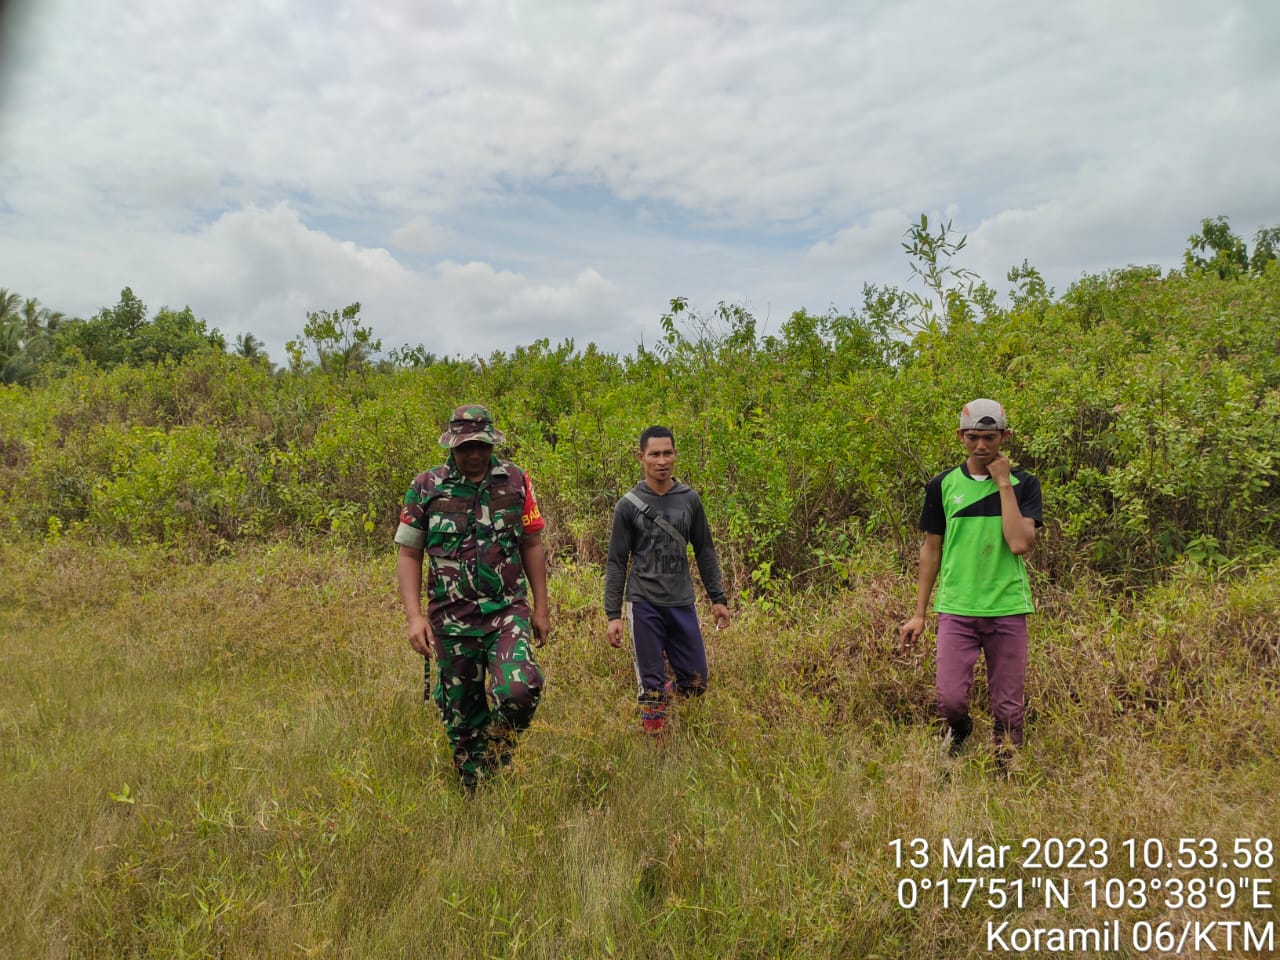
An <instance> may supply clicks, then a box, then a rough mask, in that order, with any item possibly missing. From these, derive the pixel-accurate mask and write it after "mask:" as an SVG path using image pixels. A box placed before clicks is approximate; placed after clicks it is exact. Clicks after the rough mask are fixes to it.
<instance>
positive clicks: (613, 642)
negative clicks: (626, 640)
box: [606, 620, 622, 647]
mask: <svg viewBox="0 0 1280 960" xmlns="http://www.w3.org/2000/svg"><path fill="white" fill-rule="evenodd" d="M606 636H607V637H608V639H609V646H611V647H620V646H622V621H621V620H610V621H609V632H608V633H607V634H606Z"/></svg>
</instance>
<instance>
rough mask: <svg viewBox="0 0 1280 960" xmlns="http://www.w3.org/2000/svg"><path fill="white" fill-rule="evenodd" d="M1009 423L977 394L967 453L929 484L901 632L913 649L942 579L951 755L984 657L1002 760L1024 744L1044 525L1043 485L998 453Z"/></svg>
mask: <svg viewBox="0 0 1280 960" xmlns="http://www.w3.org/2000/svg"><path fill="white" fill-rule="evenodd" d="M1008 427H1009V423H1008V419H1007V418H1006V416H1005V412H1004V408H1003V407H1001V406H1000V404H998V403H996V402H995V401H994V400H986V399H981V400H974V401H972V402H971V403H968V404H966V405H965V407H964V409H963V410H961V411H960V429H959V430H957V431H956V433H957V434H958V435H959V437H960V440H961V441H962V442H963V443H964V445H965V449H966V450H967V451H968V454H969V455H968V457H967V458H966V459H965V462H964V463H962V464H961V465H960V466H958V467H952V468H951V469H950V470H946V471H944V472H943V473H940V474H938V475H937V476H936V477H934V478H933V479H932V480H930V481H929V484H928V486H927V487H926V488H925V495H924V510H923V511H922V512H921V515H920V529H921V530H923V531H924V534H925V539H924V545H923V546H922V547H921V548H920V580H919V585H918V589H917V591H916V611H915V616H913V617H912V618H911V619H910V620H908V621H907V622H906V623H905V624H903V626H902V630H901V638H902V643H903V645H904V646H907V647H911V646H912V645H914V644H915V642H916V641H917V640H918V639H919V638H920V637H921V636H923V634H924V629H925V615H926V610H927V608H928V604H929V596H930V594H932V593H933V588H934V584H935V583H937V586H938V596H937V599H936V600H935V601H934V609H935V610H936V611H937V612H938V658H937V682H936V685H937V692H938V712H939V713H940V714H941V715H942V717H943V718H944V719H945V720H946V721H947V724H948V726H949V727H950V736H951V749H952V752H956V751H958V750H959V748H960V746H961V745H962V744H963V743H964V741H965V738H966V737H968V736H969V733H970V732H971V731H972V730H973V721H972V720H971V719H970V718H969V692H970V690H971V689H972V687H973V668H974V666H975V664H976V663H977V662H978V654H979V653H982V654H983V655H984V656H985V657H986V661H987V686H988V688H989V690H990V694H991V715H992V717H993V718H994V723H995V739H996V746H997V756H999V757H1001V758H1004V757H1007V756H1008V751H1009V749H1010V747H1011V746H1012V747H1018V746H1021V745H1022V712H1023V703H1024V701H1025V686H1026V674H1027V614H1028V613H1032V612H1033V611H1034V610H1035V606H1034V605H1033V604H1032V602H1031V587H1030V584H1029V583H1028V580H1027V569H1026V565H1025V563H1024V562H1023V555H1024V554H1026V552H1027V551H1028V550H1030V549H1031V545H1032V544H1033V543H1034V542H1035V538H1036V529H1037V528H1038V527H1040V526H1041V525H1042V524H1043V522H1044V521H1043V517H1042V515H1041V514H1042V508H1041V502H1040V483H1039V481H1038V480H1036V478H1035V477H1033V476H1031V474H1029V473H1027V472H1026V471H1024V470H1014V469H1012V467H1011V465H1010V463H1009V460H1008V458H1007V457H1006V456H1005V455H1004V454H1003V453H1001V452H1000V447H1001V445H1002V444H1003V443H1004V442H1005V441H1006V440H1007V439H1008V437H1009V429H1008Z"/></svg>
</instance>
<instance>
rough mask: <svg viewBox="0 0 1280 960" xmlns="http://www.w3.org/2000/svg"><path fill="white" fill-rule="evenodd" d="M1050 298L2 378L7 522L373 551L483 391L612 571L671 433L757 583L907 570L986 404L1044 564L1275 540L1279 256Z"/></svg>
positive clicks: (549, 500)
mask: <svg viewBox="0 0 1280 960" xmlns="http://www.w3.org/2000/svg"><path fill="white" fill-rule="evenodd" d="M1032 293H1034V295H1028V294H1027V287H1026V285H1024V288H1023V289H1022V290H1021V291H1020V292H1019V294H1018V295H1017V296H1015V298H1014V306H1013V307H1012V308H1011V309H1009V310H1000V309H995V308H993V307H992V306H991V304H990V302H989V301H986V302H983V303H981V304H980V306H982V313H983V314H984V316H983V318H982V319H977V318H976V317H975V316H973V314H974V311H973V310H971V309H970V310H967V311H966V310H958V311H956V312H955V315H954V316H953V317H952V319H951V322H950V325H949V326H946V327H940V326H939V325H938V324H937V323H935V322H930V323H929V324H911V323H910V316H909V315H907V314H906V313H905V312H904V311H905V307H904V305H903V304H904V302H905V301H903V300H902V299H901V298H900V297H899V298H896V299H895V296H894V294H893V292H892V291H885V290H877V289H874V288H868V291H867V296H866V302H865V303H864V305H863V308H862V309H861V310H860V311H856V312H850V313H848V314H838V313H834V312H833V313H831V314H829V315H827V316H822V317H815V316H812V315H809V314H807V313H803V312H801V313H797V314H796V315H795V316H793V317H792V318H791V319H790V320H788V321H787V322H786V323H785V324H783V325H782V328H781V330H779V331H778V332H777V333H776V334H769V333H762V332H761V331H758V330H757V329H756V321H755V319H754V318H753V317H752V316H751V315H750V314H748V313H747V312H746V311H744V310H742V309H741V308H737V307H727V306H724V305H721V307H719V308H718V309H717V310H716V311H714V312H712V313H711V314H708V315H699V314H695V313H693V312H692V311H690V310H689V309H688V307H687V305H686V304H685V303H684V301H682V300H676V301H673V303H672V311H671V313H670V314H668V315H667V317H665V318H664V324H663V327H664V336H663V337H662V339H661V340H660V341H659V342H658V343H657V344H655V345H653V346H652V347H647V348H646V347H638V348H637V349H636V350H635V351H634V352H633V353H631V354H629V355H626V356H617V355H611V354H604V353H601V352H599V351H598V350H597V349H596V348H595V347H594V346H592V347H588V348H587V349H586V350H579V349H577V348H576V347H575V346H574V344H573V343H572V342H566V343H562V344H559V345H558V346H556V347H552V346H551V345H550V343H549V342H548V341H546V340H541V341H537V342H535V343H532V344H529V345H527V346H521V347H518V348H516V349H515V350H514V351H513V352H511V353H509V354H504V353H497V354H494V355H492V356H490V357H488V358H484V359H481V358H474V359H472V360H459V359H453V360H435V361H433V362H428V363H426V364H425V365H423V366H420V367H418V368H415V369H411V370H406V369H383V370H380V371H379V370H376V369H373V368H370V370H369V372H368V375H367V376H362V377H360V378H358V379H357V378H344V379H342V380H339V379H336V378H332V377H330V376H326V375H325V374H324V373H322V372H320V371H318V370H311V371H308V372H288V373H282V374H278V375H275V376H273V375H272V374H270V373H269V372H268V371H267V370H266V369H265V368H264V366H263V364H261V363H255V362H253V361H251V360H248V359H244V358H240V357H236V356H229V355H225V354H222V353H219V352H216V351H204V352H199V353H196V354H193V355H192V356H190V357H188V358H186V359H185V360H183V361H181V362H175V361H173V360H169V361H166V362H163V363H159V364H154V365H150V366H118V367H116V368H114V369H112V370H110V371H107V372H101V371H98V370H96V369H94V368H92V367H88V366H80V367H78V368H74V369H71V370H70V371H67V372H64V373H62V374H61V375H58V376H54V377H51V378H48V379H46V381H44V382H43V383H42V384H39V385H36V386H34V387H31V388H18V387H4V388H0V525H2V526H0V529H3V531H4V535H5V536H6V537H8V538H23V537H33V536H34V537H47V536H55V537H56V536H76V537H87V538H96V537H108V538H115V539H123V540H133V541H162V542H177V541H182V542H187V543H195V544H197V545H200V546H203V547H205V548H209V547H214V546H216V545H218V544H220V543H230V542H232V541H235V540H237V539H244V538H264V537H276V536H292V537H310V536H315V535H325V536H333V537H338V538H341V539H342V540H344V541H352V542H358V543H364V544H368V545H381V544H385V543H386V542H387V541H388V539H389V536H390V532H391V529H392V527H393V525H394V522H395V513H396V508H397V504H398V502H399V499H400V497H401V495H402V493H403V490H404V488H405V486H406V485H407V484H408V481H409V480H410V479H411V478H412V476H413V475H414V474H415V473H417V472H418V471H419V470H421V469H423V468H425V467H426V466H428V465H430V464H431V463H433V462H435V461H436V460H437V459H438V458H439V448H438V447H437V446H436V442H435V441H436V436H437V435H438V433H439V431H440V429H441V425H442V423H443V421H444V420H445V419H447V416H448V412H449V410H450V409H451V408H452V406H453V405H455V404H457V403H461V402H466V401H483V402H486V403H488V404H490V406H491V407H492V409H493V410H494V412H495V415H496V416H497V417H498V419H499V423H500V426H501V427H502V429H503V430H504V431H505V432H506V434H507V436H508V439H509V441H510V442H509V449H508V452H509V454H510V455H511V456H512V457H514V458H515V459H518V460H519V461H520V462H521V463H522V464H523V465H525V466H526V467H527V468H528V469H529V470H530V471H531V472H532V474H533V476H534V478H535V481H536V483H537V486H538V490H539V494H540V497H541V499H542V500H543V505H544V509H545V512H546V513H547V515H548V516H549V517H550V518H551V520H552V527H551V530H552V534H551V540H552V545H553V547H554V548H555V549H556V550H557V551H558V552H559V553H560V554H561V555H562V556H565V555H572V556H574V557H577V558H579V559H583V560H598V559H600V557H601V555H602V550H603V546H604V543H605V540H606V537H607V533H608V525H609V520H610V511H611V509H612V505H613V503H614V501H615V500H616V498H617V497H618V496H620V495H621V493H622V492H623V491H624V490H625V489H626V488H627V487H628V486H630V485H631V484H632V483H633V482H634V481H635V479H636V476H637V472H638V471H637V467H636V464H635V462H634V460H633V458H632V448H633V446H634V444H635V440H636V437H637V436H638V434H639V433H640V431H641V429H643V428H644V427H645V426H647V425H649V424H650V423H655V422H658V423H666V424H669V425H670V426H672V427H673V429H674V430H675V432H676V436H677V445H678V448H679V453H680V464H679V471H678V472H679V473H680V475H681V477H682V478H683V479H686V480H687V481H689V482H690V483H692V484H694V485H695V486H696V487H698V488H699V489H701V490H702V491H703V493H704V496H705V499H706V502H707V506H708V511H709V514H710V516H711V519H712V523H713V526H714V528H715V531H716V533H717V535H718V537H719V539H720V541H721V543H722V551H723V553H724V555H725V559H726V566H728V567H729V569H730V572H731V574H732V575H733V576H734V578H735V581H736V583H737V586H738V587H739V588H743V587H746V586H748V585H749V584H750V583H751V582H752V575H753V574H754V583H755V584H756V585H757V586H759V585H761V584H765V585H766V586H767V584H768V582H769V581H770V580H772V579H775V578H780V577H787V576H803V577H806V578H811V579H812V578H819V579H821V578H822V577H823V576H825V575H830V574H833V573H834V574H836V575H841V576H842V575H845V574H847V571H848V569H849V564H850V563H851V562H853V560H854V558H856V557H857V556H858V555H859V552H860V549H861V547H860V545H861V544H865V543H867V542H869V541H883V540H886V539H887V540H890V541H891V542H893V543H894V544H895V545H896V547H897V548H898V550H899V553H900V556H902V558H903V559H904V562H906V561H908V560H909V559H910V557H911V556H913V554H914V550H915V544H916V540H917V535H916V534H915V532H914V526H915V519H916V515H917V513H918V510H919V503H920V497H921V489H922V486H923V484H924V482H925V481H926V480H927V479H928V477H929V476H930V475H931V474H932V473H934V472H936V471H937V470H939V469H942V468H943V467H945V466H947V465H949V464H951V463H953V462H955V461H957V460H958V459H959V455H960V448H959V446H958V444H957V442H956V441H955V438H954V422H955V411H956V410H957V409H958V407H959V406H960V405H961V404H962V403H963V402H964V401H965V400H967V399H970V398H972V397H974V396H994V397H997V398H999V399H1001V400H1002V401H1003V402H1004V403H1005V405H1006V407H1007V408H1008V409H1009V410H1010V414H1011V418H1012V420H1013V423H1014V426H1015V428H1016V431H1017V432H1016V434H1015V439H1014V441H1013V444H1012V450H1011V453H1012V455H1013V457H1014V459H1016V460H1020V461H1021V462H1022V463H1023V464H1024V465H1025V466H1027V467H1028V468H1029V469H1031V470H1033V471H1034V472H1036V473H1037V474H1038V475H1039V476H1040V477H1041V479H1042V481H1043V484H1044V490H1045V497H1046V509H1045V513H1046V516H1047V517H1048V518H1050V526H1049V529H1048V530H1047V531H1046V535H1045V536H1044V537H1043V538H1042V542H1041V545H1040V547H1039V548H1038V554H1039V560H1040V565H1041V566H1042V567H1043V568H1044V569H1047V570H1048V571H1049V573H1050V574H1052V575H1057V574H1060V573H1063V572H1066V571H1069V570H1070V569H1071V568H1073V567H1074V566H1076V565H1078V564H1081V563H1086V564H1088V565H1089V566H1091V567H1093V568H1094V569H1097V570H1101V571H1103V572H1106V573H1112V574H1122V575H1123V576H1124V577H1125V578H1126V579H1127V578H1130V577H1143V576H1146V575H1148V574H1149V573H1150V572H1152V571H1154V570H1155V569H1157V568H1159V567H1160V566H1162V565H1165V564H1168V563H1170V562H1171V561H1174V560H1176V559H1178V558H1179V557H1188V558H1190V559H1192V560H1194V561H1196V562H1199V563H1201V564H1207V565H1214V564H1222V563H1226V562H1230V561H1232V560H1234V559H1235V558H1238V557H1242V556H1246V555H1248V554H1250V553H1251V552H1259V551H1261V552H1272V551H1274V548H1275V543H1276V541H1275V525H1276V519H1277V518H1276V507H1277V495H1276V490H1275V487H1274V485H1273V481H1274V478H1275V475H1276V470H1277V460H1276V458H1277V450H1278V449H1280V442H1278V441H1280V427H1278V426H1277V425H1278V424H1280V359H1278V358H1280V342H1278V340H1277V331H1278V330H1280V326H1278V325H1277V317H1278V316H1280V268H1277V267H1276V265H1275V264H1271V265H1270V266H1269V267H1267V268H1266V269H1264V270H1262V271H1261V272H1259V273H1257V274H1251V275H1247V276H1235V277H1229V278H1227V279H1223V278H1221V277H1219V276H1218V275H1217V274H1215V273H1213V272H1205V273H1203V274H1201V275H1196V276H1183V275H1181V274H1173V275H1171V276H1169V277H1166V278H1160V277H1158V276H1157V275H1156V274H1155V273H1154V272H1153V271H1151V270H1128V271H1116V272H1113V273H1111V274H1107V275H1103V276H1094V277H1086V278H1084V279H1082V280H1081V281H1079V282H1078V283H1076V284H1075V285H1074V286H1073V287H1072V288H1071V289H1070V290H1069V291H1067V293H1066V294H1065V295H1064V296H1062V297H1061V298H1059V299H1056V300H1055V299H1052V298H1051V297H1050V296H1049V295H1046V294H1045V292H1044V291H1043V290H1042V289H1037V290H1034V291H1032ZM904 330H906V331H910V332H908V333H904V332H903V331H904ZM911 333H914V337H913V338H910V339H909V337H910V336H911ZM841 571H844V573H841Z"/></svg>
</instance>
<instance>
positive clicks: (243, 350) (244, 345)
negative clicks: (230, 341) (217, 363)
mask: <svg viewBox="0 0 1280 960" xmlns="http://www.w3.org/2000/svg"><path fill="white" fill-rule="evenodd" d="M231 352H232V353H234V354H235V355H236V356H237V357H243V358H244V359H245V360H248V361H249V362H250V363H251V364H253V365H254V366H255V367H261V368H262V369H264V370H267V371H268V372H269V371H270V370H271V369H272V366H273V365H272V363H271V358H270V357H269V356H268V355H267V349H266V344H264V343H263V342H262V341H261V340H259V339H258V338H257V337H255V336H254V335H253V334H252V333H239V334H236V343H235V348H234V349H233V350H232V351H231Z"/></svg>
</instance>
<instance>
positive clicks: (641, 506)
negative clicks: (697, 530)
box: [626, 490, 688, 547]
mask: <svg viewBox="0 0 1280 960" xmlns="http://www.w3.org/2000/svg"><path fill="white" fill-rule="evenodd" d="M626 499H627V500H629V501H630V502H631V504H632V506H634V507H635V508H636V509H637V510H639V511H640V512H641V513H643V514H644V515H645V516H646V517H648V518H649V519H650V520H652V521H653V522H654V523H656V524H657V525H658V526H660V527H661V528H662V529H663V530H665V531H666V532H667V533H668V534H669V535H670V536H671V539H673V540H675V542H676V543H678V544H680V546H682V547H683V546H685V545H686V544H687V543H688V541H687V540H685V538H684V537H683V536H681V534H680V531H679V530H677V529H676V528H675V527H673V526H672V525H671V524H670V523H668V522H667V518H666V517H664V516H663V515H662V514H660V513H658V511H657V510H654V509H653V507H651V506H649V505H648V504H647V503H645V502H644V501H643V500H641V499H640V498H639V497H638V496H636V492H635V491H634V490H628V491H627V493H626Z"/></svg>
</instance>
